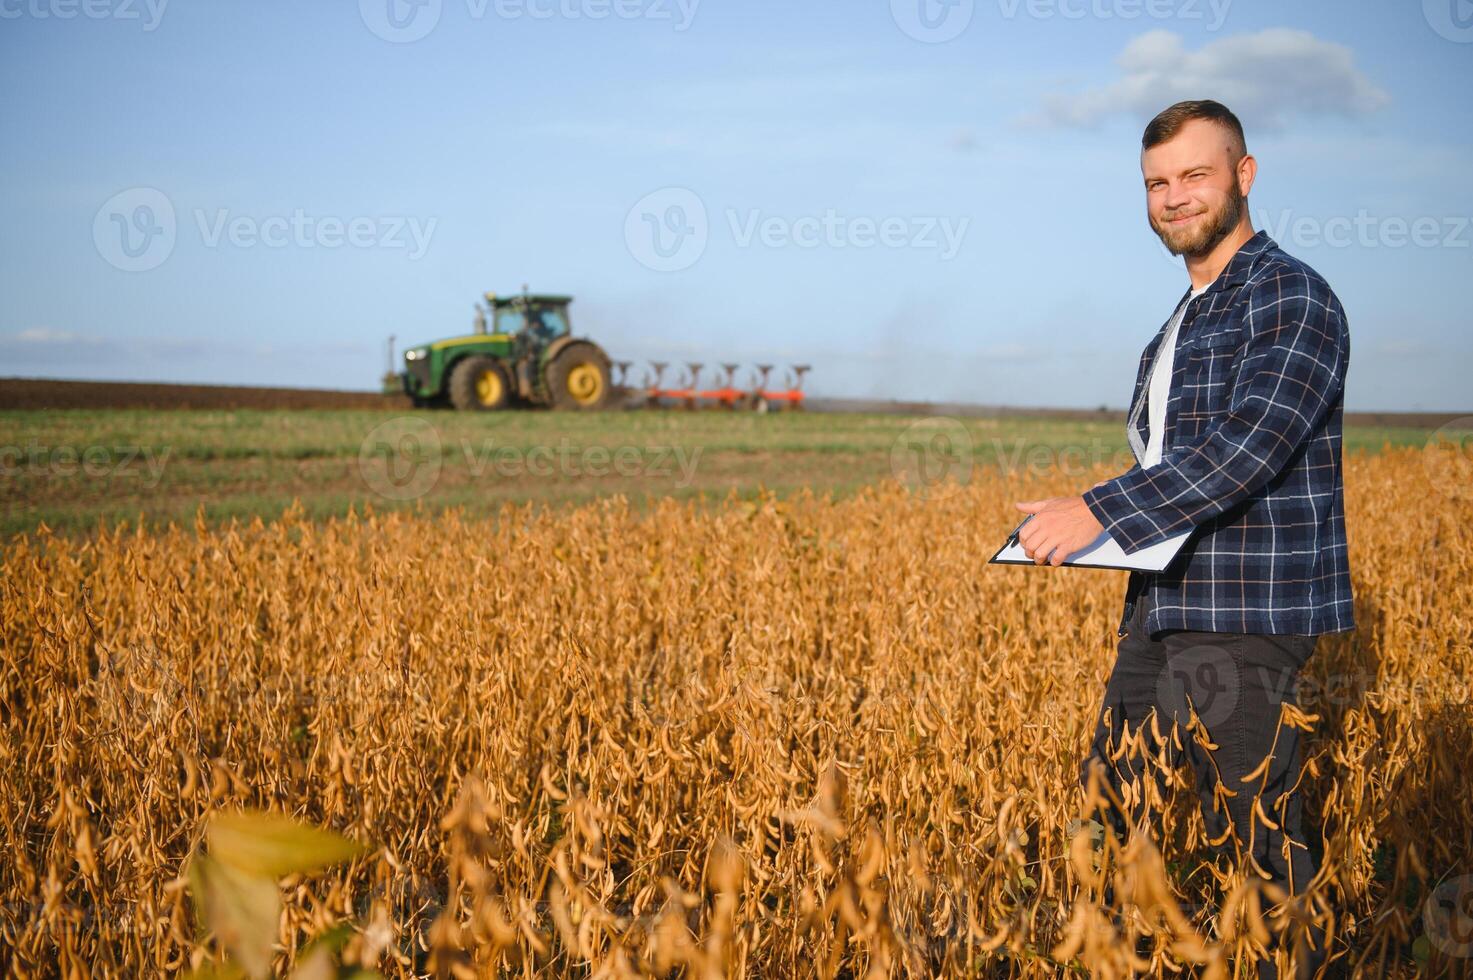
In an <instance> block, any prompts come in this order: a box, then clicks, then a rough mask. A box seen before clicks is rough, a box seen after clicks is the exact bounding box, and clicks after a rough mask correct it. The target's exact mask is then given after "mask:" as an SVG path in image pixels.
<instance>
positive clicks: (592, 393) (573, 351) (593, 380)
mask: <svg viewBox="0 0 1473 980" xmlns="http://www.w3.org/2000/svg"><path fill="white" fill-rule="evenodd" d="M547 391H548V395H549V397H550V398H551V399H552V407H553V408H559V409H569V410H573V411H582V412H587V411H594V410H597V409H600V408H606V407H608V405H609V402H610V400H611V399H612V397H613V393H614V386H613V384H612V383H611V382H610V380H609V359H608V356H607V355H605V354H604V352H603V351H601V350H599V349H598V347H597V346H595V345H593V344H569V345H568V346H567V347H564V348H563V349H562V350H561V351H559V352H558V354H557V356H556V357H554V358H553V360H552V363H551V364H549V365H548V366H547Z"/></svg>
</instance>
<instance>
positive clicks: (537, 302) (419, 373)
mask: <svg viewBox="0 0 1473 980" xmlns="http://www.w3.org/2000/svg"><path fill="white" fill-rule="evenodd" d="M572 301H573V298H572V297H571V296H549V295H539V294H528V293H526V292H523V293H521V294H520V295H517V296H507V297H499V296H497V295H496V294H495V293H487V294H486V303H485V305H484V306H482V305H480V304H477V305H476V319H475V327H474V332H472V333H470V334H468V335H466V336H463V337H450V338H448V339H446V340H437V341H435V342H434V343H430V344H424V345H422V346H420V347H413V348H410V349H409V350H407V351H405V352H404V370H403V371H402V372H401V373H399V374H398V375H396V376H392V377H391V378H390V379H386V380H387V381H388V382H389V384H387V385H386V391H389V389H390V387H392V391H389V393H397V392H398V391H399V390H400V389H401V388H402V390H403V391H404V393H405V394H407V395H408V396H409V397H410V398H411V399H413V401H414V405H415V407H416V408H423V407H428V406H440V405H447V404H448V405H450V406H451V407H453V408H456V409H459V410H461V411H481V412H487V411H495V410H497V409H502V408H509V407H511V406H512V405H514V404H517V403H519V402H520V403H523V404H530V405H551V406H552V407H553V408H558V409H569V410H573V411H593V410H597V409H601V408H607V407H608V406H609V405H610V404H611V403H612V401H613V398H614V386H613V384H612V382H611V381H610V378H609V358H608V355H607V354H605V353H604V352H603V349H602V348H600V347H599V346H598V345H597V344H595V343H594V342H593V341H591V340H587V339H585V338H581V337H574V336H573V335H572V334H571V333H570V332H569V326H568V304H569V303H571V302H572ZM488 318H489V329H488Z"/></svg>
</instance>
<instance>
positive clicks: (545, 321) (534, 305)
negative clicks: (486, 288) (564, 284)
mask: <svg viewBox="0 0 1473 980" xmlns="http://www.w3.org/2000/svg"><path fill="white" fill-rule="evenodd" d="M572 300H573V298H572V297H571V296H551V295H536V296H533V295H529V294H526V293H522V294H520V295H516V296H501V297H499V296H497V295H496V294H495V293H487V294H486V305H487V307H489V309H490V312H491V317H490V326H491V329H492V332H494V333H497V334H502V335H505V336H508V337H517V338H519V339H520V340H521V341H522V343H523V345H524V346H525V347H528V348H540V347H545V346H547V345H548V344H551V343H552V342H553V341H555V340H557V339H558V338H559V337H566V336H567V335H568V333H569V331H570V328H569V326H568V304H569V303H571V302H572ZM476 322H477V325H478V327H479V328H480V329H478V330H477V332H478V333H484V332H485V326H486V325H487V317H486V315H485V313H484V312H482V311H480V310H478V311H477V319H476Z"/></svg>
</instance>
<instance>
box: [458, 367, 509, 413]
mask: <svg viewBox="0 0 1473 980" xmlns="http://www.w3.org/2000/svg"><path fill="white" fill-rule="evenodd" d="M449 387H450V404H452V405H454V406H455V407H456V408H457V409H459V410H460V411H462V412H465V411H476V412H492V411H495V410H497V409H500V408H506V407H507V406H508V405H510V404H511V381H510V379H508V378H507V376H506V368H504V367H502V366H501V364H500V363H499V362H497V360H496V359H495V358H493V357H484V356H481V355H475V356H472V357H467V358H466V359H465V360H463V361H461V362H460V363H459V364H457V365H455V367H454V368H452V369H451V371H450V386H449Z"/></svg>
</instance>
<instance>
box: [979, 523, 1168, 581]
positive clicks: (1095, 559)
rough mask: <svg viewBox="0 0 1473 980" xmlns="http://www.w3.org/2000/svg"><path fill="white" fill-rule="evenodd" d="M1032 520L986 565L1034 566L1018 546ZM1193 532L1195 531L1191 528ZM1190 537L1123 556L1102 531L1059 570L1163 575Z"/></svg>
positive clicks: (1161, 542) (1063, 563)
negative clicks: (1111, 569) (1024, 530)
mask: <svg viewBox="0 0 1473 980" xmlns="http://www.w3.org/2000/svg"><path fill="white" fill-rule="evenodd" d="M1032 519H1033V515H1032V514H1029V515H1028V516H1027V517H1025V518H1023V520H1022V522H1020V523H1019V524H1018V526H1017V527H1015V528H1013V533H1012V534H1009V535H1008V539H1007V541H1005V542H1003V546H1002V547H1001V548H998V549H997V554H995V555H993V556H992V557H991V558H990V559H989V560H988V562H987V563H988V564H989V565H1035V566H1036V565H1037V564H1038V563H1037V562H1035V561H1034V560H1033V559H1032V558H1029V557H1028V555H1027V553H1025V552H1024V551H1023V546H1022V545H1021V544H1019V543H1018V532H1019V531H1021V530H1023V525H1024V524H1027V523H1028V522H1029V521H1030V520H1032ZM1192 530H1196V528H1193V529H1192ZM1191 536H1192V531H1184V532H1182V533H1181V534H1176V535H1173V536H1171V537H1169V538H1167V539H1166V540H1165V541H1160V542H1158V543H1156V544H1153V545H1151V546H1150V547H1148V548H1142V549H1141V550H1140V551H1137V552H1135V553H1134V554H1130V555H1128V554H1126V553H1125V550H1124V549H1123V548H1121V547H1120V545H1118V544H1116V543H1115V539H1114V538H1112V537H1110V534H1109V532H1108V531H1101V532H1100V536H1099V537H1097V538H1095V539H1094V541H1092V542H1091V543H1090V544H1088V545H1086V546H1085V547H1083V548H1081V549H1079V550H1078V551H1076V552H1074V553H1073V554H1071V555H1069V557H1068V558H1065V559H1064V561H1063V562H1062V563H1061V564H1060V565H1059V566H1058V567H1060V568H1063V567H1066V566H1067V567H1070V568H1114V569H1119V570H1122V571H1136V572H1160V571H1165V570H1166V567H1167V566H1168V565H1170V564H1171V561H1172V559H1174V558H1175V557H1176V556H1177V553H1178V552H1180V551H1181V548H1182V545H1184V544H1186V542H1187V538H1189V537H1191Z"/></svg>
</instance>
